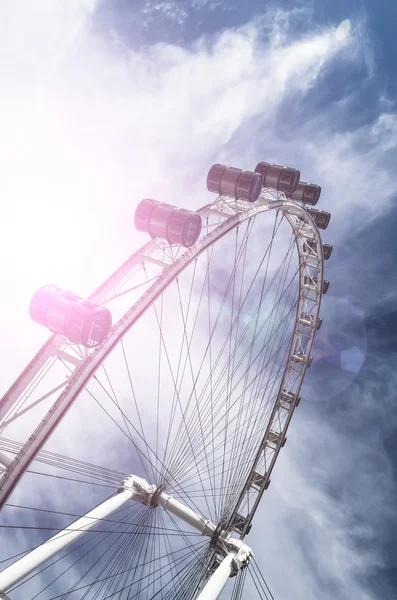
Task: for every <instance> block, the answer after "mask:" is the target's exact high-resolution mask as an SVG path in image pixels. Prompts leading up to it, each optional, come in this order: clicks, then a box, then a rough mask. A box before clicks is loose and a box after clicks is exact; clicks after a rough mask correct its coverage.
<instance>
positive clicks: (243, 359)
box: [219, 324, 265, 380]
mask: <svg viewBox="0 0 397 600" xmlns="http://www.w3.org/2000/svg"><path fill="white" fill-rule="evenodd" d="M264 326H265V324H264ZM222 350H223V348H222ZM245 355H246V352H245ZM245 355H244V356H243V357H242V359H241V360H240V361H239V365H238V366H240V364H241V362H242V360H244V357H245ZM223 371H224V370H223ZM222 374H223V373H221V375H222ZM219 380H220V378H219Z"/></svg>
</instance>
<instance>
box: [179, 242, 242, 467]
mask: <svg viewBox="0 0 397 600" xmlns="http://www.w3.org/2000/svg"><path fill="white" fill-rule="evenodd" d="M240 254H241V252H240ZM233 275H234V273H233V271H232V273H231V274H230V277H229V281H228V283H227V286H226V290H225V292H224V295H223V299H222V302H221V305H220V308H219V310H218V314H217V317H216V319H215V322H214V326H213V328H212V331H211V333H210V335H209V340H208V343H207V345H206V349H205V352H204V356H203V358H202V361H201V363H200V365H199V367H198V372H197V376H196V380H195V381H194V384H193V387H195V385H196V382H197V379H198V377H199V376H200V373H201V370H202V367H203V365H204V361H205V358H206V356H207V354H208V351H209V348H210V346H211V341H212V337H213V335H214V332H215V329H216V326H217V325H218V322H219V317H220V314H221V312H222V309H223V306H224V304H225V302H226V299H227V295H228V290H229V289H230V285H231V282H232V280H233ZM192 395H193V392H192V393H191V394H190V396H189V399H188V403H187V406H189V405H190V402H191V399H192ZM194 416H195V415H194V413H193V417H194ZM185 432H186V428H185ZM180 433H181V428H179V430H178V432H177V435H176V436H175V440H176V441H179V440H180V439H181V436H180ZM184 443H186V439H185V438H184ZM180 445H181V444H180V443H179V446H180ZM175 453H176V449H175V445H174V447H173V450H172V453H171V455H170V457H169V463H171V461H172V460H173V456H174V455H175Z"/></svg>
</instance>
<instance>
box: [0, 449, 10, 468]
mask: <svg viewBox="0 0 397 600" xmlns="http://www.w3.org/2000/svg"><path fill="white" fill-rule="evenodd" d="M11 463H12V458H8V456H6V455H5V454H3V452H0V471H4V470H5V469H6V468H7V467H8V465H10V464H11Z"/></svg>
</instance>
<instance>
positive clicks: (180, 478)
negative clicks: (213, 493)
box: [179, 340, 289, 488]
mask: <svg viewBox="0 0 397 600" xmlns="http://www.w3.org/2000/svg"><path fill="white" fill-rule="evenodd" d="M287 342H289V340H287ZM285 352H286V353H287V352H288V348H287V349H286V351H285ZM269 384H270V382H269ZM264 391H266V388H265V389H261V390H260V395H262V394H263V393H264ZM242 410H243V409H242ZM236 418H237V415H234V417H233V420H235V419H236ZM218 447H219V446H218ZM191 470H192V467H190V468H189V469H188V470H186V471H185V472H184V475H183V478H182V476H180V477H179V481H180V482H181V484H182V483H183V484H184V486H185V487H187V488H188V487H189V485H187V486H186V483H185V482H186V481H188V479H186V478H187V476H188V474H189V471H191ZM189 479H190V478H189Z"/></svg>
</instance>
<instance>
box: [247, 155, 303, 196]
mask: <svg viewBox="0 0 397 600" xmlns="http://www.w3.org/2000/svg"><path fill="white" fill-rule="evenodd" d="M255 172H256V173H260V175H261V177H262V187H264V188H273V189H275V190H278V191H279V192H284V193H285V194H287V195H288V196H290V195H291V194H293V193H294V192H295V190H296V188H297V186H298V183H299V178H300V176H301V174H300V172H299V171H298V169H292V168H291V167H282V166H280V165H272V164H270V163H266V162H260V163H258V164H257V165H256V167H255Z"/></svg>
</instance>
